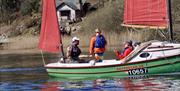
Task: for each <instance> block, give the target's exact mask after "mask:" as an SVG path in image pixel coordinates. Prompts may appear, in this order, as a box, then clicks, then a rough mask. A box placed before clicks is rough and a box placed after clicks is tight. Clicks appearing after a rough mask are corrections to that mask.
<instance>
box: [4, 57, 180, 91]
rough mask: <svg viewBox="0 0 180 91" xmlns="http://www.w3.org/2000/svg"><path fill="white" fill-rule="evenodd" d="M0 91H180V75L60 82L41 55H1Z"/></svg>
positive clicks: (46, 58) (64, 80)
mask: <svg viewBox="0 0 180 91" xmlns="http://www.w3.org/2000/svg"><path fill="white" fill-rule="evenodd" d="M106 55H107V54H106ZM54 58H56V55H45V60H48V59H54ZM0 91H180V73H175V74H169V75H166V76H142V77H131V78H118V77H116V78H113V77H112V78H103V79H78V80H68V79H57V78H51V77H49V76H48V74H47V72H46V70H45V69H44V68H43V63H42V59H41V55H39V54H34V55H1V56H0Z"/></svg>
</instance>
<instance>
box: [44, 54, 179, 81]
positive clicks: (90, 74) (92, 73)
mask: <svg viewBox="0 0 180 91" xmlns="http://www.w3.org/2000/svg"><path fill="white" fill-rule="evenodd" d="M46 68H47V72H48V74H49V75H50V76H53V77H61V78H101V77H127V76H137V75H155V74H165V73H174V72H180V55H177V56H172V57H167V58H161V59H156V60H148V61H146V62H136V63H127V64H118V65H110V66H102V67H95V66H94V67H93V66H91V67H78V68H58V67H54V68H53V67H52V68H48V67H46Z"/></svg>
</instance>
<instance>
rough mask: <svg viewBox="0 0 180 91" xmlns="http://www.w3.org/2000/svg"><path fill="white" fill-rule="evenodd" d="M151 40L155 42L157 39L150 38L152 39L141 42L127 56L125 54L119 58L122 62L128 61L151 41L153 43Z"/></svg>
mask: <svg viewBox="0 0 180 91" xmlns="http://www.w3.org/2000/svg"><path fill="white" fill-rule="evenodd" d="M153 42H157V40H152V41H148V42H144V43H142V44H141V45H140V46H138V47H137V48H135V49H134V50H133V51H132V52H131V53H130V54H129V55H128V56H126V57H125V58H123V59H121V60H120V61H122V62H123V63H127V62H129V60H131V59H132V58H133V57H134V56H136V55H137V54H138V53H139V52H141V51H142V50H143V49H145V48H146V47H148V46H149V45H151V43H153Z"/></svg>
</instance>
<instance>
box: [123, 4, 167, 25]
mask: <svg viewBox="0 0 180 91" xmlns="http://www.w3.org/2000/svg"><path fill="white" fill-rule="evenodd" d="M124 24H126V25H144V26H158V27H167V25H168V15H167V0H125V9H124Z"/></svg>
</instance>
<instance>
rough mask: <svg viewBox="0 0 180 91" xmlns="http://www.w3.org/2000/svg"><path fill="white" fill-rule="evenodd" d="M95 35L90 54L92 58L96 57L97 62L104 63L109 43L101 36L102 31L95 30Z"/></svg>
mask: <svg viewBox="0 0 180 91" xmlns="http://www.w3.org/2000/svg"><path fill="white" fill-rule="evenodd" d="M95 33H96V34H95V35H93V36H92V37H91V40H90V47H89V53H90V55H91V56H92V55H94V56H95V60H96V62H102V59H103V55H104V52H105V46H106V44H107V41H106V39H105V37H104V36H103V35H102V34H101V30H99V29H95Z"/></svg>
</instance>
